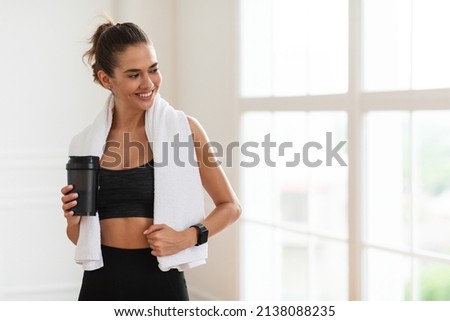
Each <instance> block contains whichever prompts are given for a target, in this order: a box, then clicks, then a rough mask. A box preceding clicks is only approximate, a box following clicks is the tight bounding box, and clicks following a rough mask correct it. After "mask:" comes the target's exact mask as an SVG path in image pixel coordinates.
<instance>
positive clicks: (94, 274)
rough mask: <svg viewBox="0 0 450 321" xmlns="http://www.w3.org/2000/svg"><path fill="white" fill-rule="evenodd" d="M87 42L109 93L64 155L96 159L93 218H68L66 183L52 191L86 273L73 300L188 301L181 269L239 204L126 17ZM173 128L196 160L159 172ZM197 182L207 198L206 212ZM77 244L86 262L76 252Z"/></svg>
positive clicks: (202, 251) (198, 258) (199, 256)
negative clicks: (171, 100)
mask: <svg viewBox="0 0 450 321" xmlns="http://www.w3.org/2000/svg"><path fill="white" fill-rule="evenodd" d="M91 43H92V48H91V49H90V50H89V51H88V52H86V54H85V57H86V58H87V60H88V62H89V63H90V64H91V66H92V69H93V73H94V81H95V82H98V83H99V84H101V85H102V86H103V87H104V88H106V89H108V90H110V91H111V95H110V97H109V99H108V101H107V103H106V106H105V108H104V110H103V111H102V112H101V113H100V114H99V116H98V117H97V118H96V119H95V121H94V122H93V124H92V125H91V126H89V127H87V128H86V129H85V130H84V131H82V132H81V133H80V134H79V135H77V136H75V137H74V139H73V140H72V143H71V148H70V153H75V154H80V153H91V154H95V155H96V156H99V157H100V166H101V168H100V171H99V177H98V178H99V182H100V183H99V190H98V195H97V203H98V206H97V216H96V217H82V218H80V216H76V215H74V211H73V207H74V206H75V205H76V204H77V198H78V194H77V193H75V192H74V191H73V188H74V187H73V186H71V185H68V186H64V187H63V188H62V189H61V192H62V194H63V196H62V203H63V205H62V208H63V211H64V216H65V217H66V219H67V236H68V238H69V239H70V240H71V241H72V242H73V243H74V244H76V245H77V256H76V257H77V258H78V261H77V262H78V263H80V264H83V268H84V270H85V271H84V277H83V282H82V286H81V290H80V295H79V300H122V301H125V300H166V301H171V300H188V299H189V296H188V291H187V286H186V282H185V279H184V274H183V271H184V270H185V269H186V268H191V267H195V266H198V265H199V264H202V263H204V262H205V259H206V257H207V247H206V243H207V240H208V235H209V236H212V235H214V234H216V233H218V232H220V231H221V230H223V229H224V228H225V227H227V226H228V225H230V224H231V223H233V222H234V221H236V220H237V218H238V217H239V215H240V212H241V210H240V205H239V201H238V199H237V197H236V195H235V193H234V191H233V189H232V187H231V186H230V184H229V182H228V179H227V178H226V176H225V175H224V172H223V171H222V169H221V168H220V167H217V166H215V167H211V166H206V161H210V159H211V155H210V154H209V153H208V152H204V148H202V147H203V146H205V145H207V144H208V138H207V135H206V133H205V131H204V130H203V128H202V126H201V125H200V124H199V123H198V122H197V121H196V120H195V119H194V118H192V117H189V116H186V115H185V114H184V113H183V112H181V111H179V110H175V109H174V108H173V107H171V106H170V105H169V104H168V103H167V102H166V101H165V100H163V99H162V98H161V97H160V96H159V93H158V91H159V88H160V85H161V74H160V71H159V69H158V60H157V56H156V51H155V49H154V47H153V45H152V43H151V41H150V40H149V39H148V38H147V36H146V34H145V33H144V32H143V31H142V30H141V29H140V28H139V27H138V26H137V25H135V24H133V23H120V24H119V23H118V24H114V23H112V22H107V23H105V24H103V25H101V26H99V27H98V29H97V31H96V32H95V34H94V35H93V37H92V38H91ZM179 133H182V134H183V137H187V136H190V135H192V137H193V138H194V140H193V141H190V143H191V145H192V146H190V147H192V149H191V150H193V148H194V146H195V152H196V157H197V162H198V164H195V165H194V164H193V165H192V166H186V167H181V166H178V167H177V166H176V165H174V164H172V162H171V163H170V164H169V166H168V167H167V168H164V167H162V166H161V163H159V160H160V159H161V158H162V157H164V156H167V155H162V154H163V153H165V152H166V151H165V150H161V149H158V148H159V147H158V146H159V145H158V144H157V143H158V142H161V143H162V142H164V143H170V142H173V139H175V138H177V137H178V136H175V135H174V134H176V135H178V134H179ZM150 142H152V145H150ZM136 147H137V148H136ZM176 152H178V151H175V153H176ZM207 153H208V154H207ZM117 156H119V157H117ZM173 156H174V157H175V154H174V155H173ZM176 156H179V155H176ZM154 159H155V161H154ZM117 160H119V161H117ZM202 186H203V188H204V189H205V190H206V192H207V193H208V194H209V195H210V196H211V198H212V200H213V202H214V204H215V208H214V209H213V210H212V212H211V213H210V214H209V215H204V208H203V207H204V204H203V188H202ZM168 200H169V201H168ZM97 227H98V230H99V232H100V233H98V234H99V235H98V238H99V240H98V246H97V243H96V241H95V240H96V237H97V235H96V233H93V231H94V230H97ZM92 240H94V241H92ZM86 245H87V246H86ZM85 246H86V247H87V248H88V249H89V250H90V251H92V252H93V253H95V254H96V257H95V259H93V260H92V257H91V256H90V255H88V256H86V255H84V256H82V257H81V258H80V256H79V254H80V253H83V250H82V249H84V248H86V247H85ZM92 252H89V254H91V253H92ZM98 254H99V255H98ZM168 262H170V264H168Z"/></svg>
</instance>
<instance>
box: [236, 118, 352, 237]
mask: <svg viewBox="0 0 450 321" xmlns="http://www.w3.org/2000/svg"><path fill="white" fill-rule="evenodd" d="M346 125H347V118H346V114H345V113H344V112H273V113H272V112H249V113H246V114H245V115H244V116H243V118H242V133H243V134H242V141H241V145H243V144H244V143H245V142H249V141H252V142H254V143H256V144H257V145H258V147H255V148H254V149H253V151H255V154H256V151H257V152H258V157H259V162H258V164H256V165H255V166H250V167H244V166H241V174H242V176H241V177H242V182H243V183H242V188H241V190H242V193H243V197H242V202H243V206H244V207H245V209H246V210H245V214H244V215H245V216H246V218H248V219H252V220H258V221H264V222H267V223H270V222H274V223H277V224H295V225H296V226H297V227H301V228H308V229H310V230H312V231H315V232H319V233H327V234H329V235H333V236H337V237H342V238H346V237H347V172H348V171H347V166H345V165H346V164H347V158H348V157H347V146H346V137H347V134H346ZM327 133H328V134H327ZM265 140H267V141H269V140H270V141H271V142H272V144H274V145H273V147H272V148H264V147H263V142H264V141H265ZM311 143H313V144H315V145H314V147H310V148H305V146H308V144H311ZM340 144H341V145H342V146H343V147H342V148H339V145H340ZM331 149H335V151H336V153H335V154H333V155H334V156H335V157H331V156H332V154H331V153H328V154H330V155H331V156H330V159H329V160H328V159H327V150H331ZM305 151H306V153H305ZM337 158H339V161H340V162H343V164H341V163H339V162H338V161H337ZM242 160H243V161H245V160H247V161H248V157H247V158H246V157H245V155H244V156H243V158H242ZM328 161H329V163H328Z"/></svg>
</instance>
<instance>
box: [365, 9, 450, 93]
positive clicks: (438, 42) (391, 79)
mask: <svg viewBox="0 0 450 321" xmlns="http://www.w3.org/2000/svg"><path fill="white" fill-rule="evenodd" d="M448 12H450V2H449V1H447V0H430V1H429V0H364V1H363V19H362V24H363V33H362V44H363V59H362V61H363V88H364V89H365V90H368V91H383V90H407V89H429V88H440V87H449V86H450V60H449V59H448V57H449V56H450V43H449V42H448V41H446V40H445V39H448V38H450V20H449V19H448ZM381 22H382V23H381Z"/></svg>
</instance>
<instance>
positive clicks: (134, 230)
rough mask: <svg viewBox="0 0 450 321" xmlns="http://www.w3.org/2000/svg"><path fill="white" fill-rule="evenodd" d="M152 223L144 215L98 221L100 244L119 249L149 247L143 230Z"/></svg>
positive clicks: (151, 220)
mask: <svg viewBox="0 0 450 321" xmlns="http://www.w3.org/2000/svg"><path fill="white" fill-rule="evenodd" d="M152 224H153V219H150V218H145V217H123V218H122V217H121V218H109V219H104V220H101V221H100V227H101V238H102V244H103V245H106V246H111V247H116V248H121V249H142V248H146V247H149V244H148V242H147V238H146V237H145V235H144V231H145V230H146V229H147V228H149V226H150V225H152Z"/></svg>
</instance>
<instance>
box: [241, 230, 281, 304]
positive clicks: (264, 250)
mask: <svg viewBox="0 0 450 321" xmlns="http://www.w3.org/2000/svg"><path fill="white" fill-rule="evenodd" d="M240 230H241V233H240V238H241V240H242V242H241V245H242V251H241V258H240V261H241V272H242V276H241V298H242V299H243V300H275V299H277V298H276V296H275V293H274V288H275V281H277V280H276V279H275V273H276V272H277V271H276V269H277V264H276V263H277V262H279V260H277V257H276V253H277V251H278V249H277V248H278V245H277V244H276V240H275V234H274V233H275V230H274V229H272V228H271V227H270V226H265V225H261V224H254V223H246V222H244V223H241V225H240Z"/></svg>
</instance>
